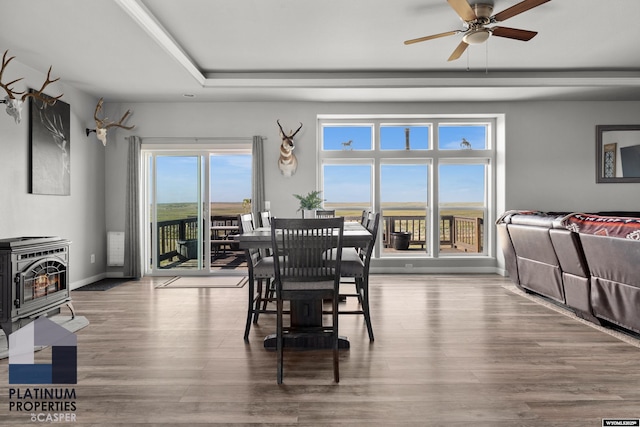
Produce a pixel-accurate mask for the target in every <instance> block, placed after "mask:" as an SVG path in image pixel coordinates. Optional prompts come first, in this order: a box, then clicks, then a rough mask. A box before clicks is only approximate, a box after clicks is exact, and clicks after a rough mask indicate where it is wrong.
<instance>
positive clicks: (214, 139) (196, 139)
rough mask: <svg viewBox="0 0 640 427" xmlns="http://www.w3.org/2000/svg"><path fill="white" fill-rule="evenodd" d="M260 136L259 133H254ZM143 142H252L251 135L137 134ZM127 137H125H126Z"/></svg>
mask: <svg viewBox="0 0 640 427" xmlns="http://www.w3.org/2000/svg"><path fill="white" fill-rule="evenodd" d="M256 136H260V135H256ZM138 137H139V138H140V139H141V140H142V141H143V142H145V141H147V142H153V141H167V140H173V141H192V142H196V143H198V142H209V141H211V142H224V141H247V142H253V137H252V136H248V137H247V136H228V137H225V136H207V137H184V136H181V137H173V136H138ZM127 138H128V137H125V139H127ZM261 138H262V139H263V140H267V137H264V136H261Z"/></svg>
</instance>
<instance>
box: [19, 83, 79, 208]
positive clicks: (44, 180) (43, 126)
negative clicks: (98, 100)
mask: <svg viewBox="0 0 640 427" xmlns="http://www.w3.org/2000/svg"><path fill="white" fill-rule="evenodd" d="M30 92H33V91H30ZM42 97H43V98H45V99H49V97H48V96H46V95H42ZM70 121H71V108H70V107H69V104H67V103H66V102H63V101H60V100H57V101H56V103H55V104H53V105H49V104H48V103H46V102H43V101H41V100H39V99H36V98H34V97H29V123H30V126H31V127H30V129H29V139H30V144H31V145H30V154H31V156H30V165H29V166H30V168H29V169H30V173H31V176H30V189H29V191H30V192H31V193H32V194H54V195H61V196H68V195H70V194H71V144H70V141H69V133H70V132H69V131H70Z"/></svg>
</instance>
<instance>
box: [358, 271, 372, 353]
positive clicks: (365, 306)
mask: <svg viewBox="0 0 640 427" xmlns="http://www.w3.org/2000/svg"><path fill="white" fill-rule="evenodd" d="M359 281H360V292H358V295H359V298H360V303H361V304H362V312H363V314H364V321H365V323H366V324H367V332H368V333H369V341H374V339H375V338H374V337H373V326H371V312H370V311H369V278H368V277H364V278H362V279H359Z"/></svg>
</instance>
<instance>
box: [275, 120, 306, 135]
mask: <svg viewBox="0 0 640 427" xmlns="http://www.w3.org/2000/svg"><path fill="white" fill-rule="evenodd" d="M276 123H278V127H279V128H280V132H282V135H284V136H286V137H287V138H289V139H293V137H294V136H296V134H297V133H298V132H300V129H302V123H300V127H299V128H298V129H296V131H295V132H293V130H292V131H291V132H292V133H291V135H287V133H286V132H285V131H284V130H282V125H281V124H280V120H276Z"/></svg>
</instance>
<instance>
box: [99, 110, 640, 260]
mask: <svg viewBox="0 0 640 427" xmlns="http://www.w3.org/2000/svg"><path fill="white" fill-rule="evenodd" d="M108 108H111V109H112V110H113V112H111V113H109V114H110V117H111V116H113V117H119V114H122V112H123V111H124V110H126V109H127V108H131V109H132V110H133V111H134V114H133V116H132V117H131V118H130V119H129V123H133V124H135V125H136V128H135V129H134V130H133V131H131V132H129V133H130V134H136V135H139V136H141V137H143V138H144V137H166V136H170V137H177V138H178V137H251V136H253V135H262V136H264V137H266V138H268V139H267V141H266V142H265V144H266V147H265V162H266V168H265V170H266V176H265V182H266V200H269V201H271V210H272V212H273V213H274V215H276V216H296V215H297V214H296V209H297V203H296V200H295V199H294V198H293V197H292V194H293V193H306V192H308V191H309V190H311V189H315V188H316V182H315V181H316V176H317V162H316V145H315V144H316V126H315V124H316V116H317V115H318V114H473V113H476V114H477V113H495V114H504V115H505V116H506V134H505V136H506V184H505V188H506V191H505V204H504V207H505V209H538V210H545V211H598V210H636V211H639V210H640V204H639V202H638V199H637V197H631V195H632V194H638V191H640V184H596V183H595V126H596V125H597V124H633V123H637V121H638V116H637V111H640V102H512V103H482V102H477V103H467V104H462V103H429V104H426V103H407V104H398V103H393V104H391V103H311V102H310V103H302V102H298V103H284V102H274V103H262V102H255V103H248V102H247V103H242V102H240V103H198V102H181V103H133V104H126V105H111V106H108ZM277 119H280V122H281V123H282V124H283V127H285V129H290V128H294V129H295V128H296V127H297V126H298V123H299V122H302V123H303V125H304V126H303V128H302V130H301V131H300V133H298V135H297V137H296V141H297V143H296V151H295V152H296V155H297V157H298V162H299V167H298V172H297V173H296V174H295V175H294V176H293V177H292V178H285V177H283V176H282V175H281V174H280V172H279V170H278V169H277V165H276V163H277V158H278V152H279V144H280V137H279V136H278V126H277V124H276V120H277ZM129 133H127V134H129ZM123 136H124V133H123V132H122V131H119V134H118V135H117V138H116V140H115V143H114V144H112V143H111V142H110V143H109V146H108V147H107V160H106V162H107V170H108V171H109V172H108V174H107V181H106V188H107V228H108V229H109V230H112V229H113V230H121V229H124V211H123V209H124V208H123V207H124V196H125V195H124V188H125V182H124V171H125V164H126V156H127V154H126V141H125V140H124V137H123ZM413 264H414V266H415V267H419V266H423V267H425V268H431V269H430V270H429V271H434V272H437V271H445V270H447V269H448V270H451V269H453V268H455V269H456V271H487V269H493V268H494V267H495V266H496V261H495V260H493V259H482V258H476V259H472V260H468V261H465V262H464V264H461V263H460V261H459V260H448V261H440V262H439V263H438V264H437V265H438V267H437V268H436V267H434V265H435V264H433V262H432V260H424V261H421V262H419V263H416V262H414V263H413ZM403 265H404V261H403V260H395V261H394V260H378V262H377V263H376V266H377V267H382V266H384V267H385V268H386V270H385V271H390V270H389V268H394V267H398V266H403ZM461 266H462V267H463V268H462V269H461V268H460V267H461ZM465 269H466V270H465ZM414 271H418V269H414Z"/></svg>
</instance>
